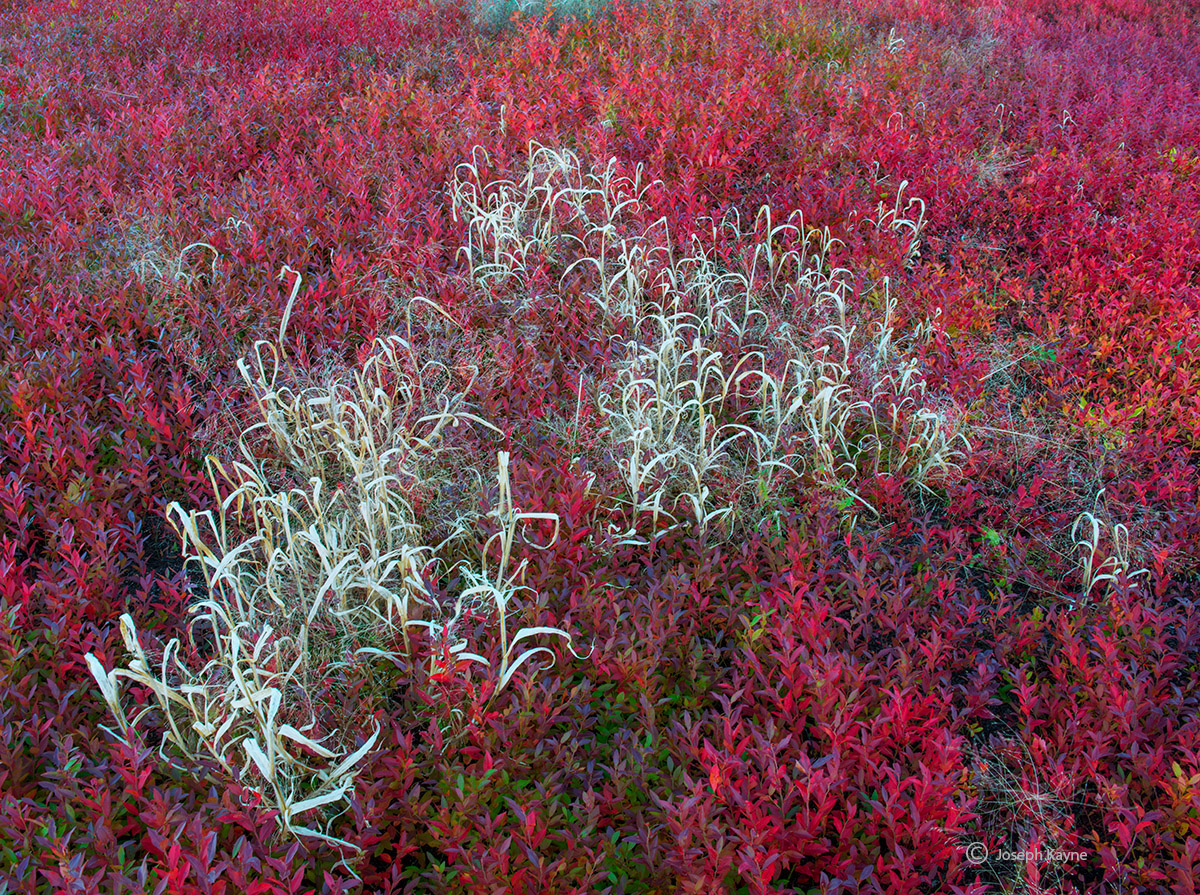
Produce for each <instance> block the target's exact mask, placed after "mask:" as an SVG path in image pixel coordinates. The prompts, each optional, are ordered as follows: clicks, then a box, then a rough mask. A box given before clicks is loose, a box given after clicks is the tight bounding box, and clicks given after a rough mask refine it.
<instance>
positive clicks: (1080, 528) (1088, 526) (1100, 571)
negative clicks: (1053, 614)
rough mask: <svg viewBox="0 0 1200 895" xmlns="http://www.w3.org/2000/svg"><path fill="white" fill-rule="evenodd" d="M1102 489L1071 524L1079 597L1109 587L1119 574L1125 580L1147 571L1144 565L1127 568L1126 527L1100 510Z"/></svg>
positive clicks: (1119, 577) (1088, 596)
mask: <svg viewBox="0 0 1200 895" xmlns="http://www.w3.org/2000/svg"><path fill="white" fill-rule="evenodd" d="M1103 496H1104V489H1103V488H1101V489H1100V492H1099V493H1098V494H1097V495H1096V503H1095V507H1093V509H1094V512H1085V513H1081V514H1080V515H1079V516H1078V518H1076V520H1075V522H1074V524H1073V525H1072V526H1071V541H1072V543H1073V544H1074V546H1075V549H1076V551H1077V552H1078V553H1079V573H1080V578H1081V586H1082V588H1083V597H1082V598H1083V600H1085V601H1086V600H1087V599H1089V598H1090V597H1091V595H1092V591H1093V590H1095V589H1096V588H1097V587H1100V586H1102V585H1103V586H1106V587H1111V586H1112V585H1113V584H1116V583H1117V582H1118V581H1119V580H1120V579H1121V578H1122V577H1124V578H1125V579H1126V580H1128V579H1130V578H1134V577H1136V576H1138V575H1145V574H1147V573H1148V570H1147V569H1138V570H1137V571H1136V572H1130V571H1129V566H1130V549H1129V529H1128V528H1127V527H1126V526H1125V525H1124V524H1122V523H1120V522H1118V523H1116V524H1115V525H1114V524H1113V523H1112V522H1110V521H1109V520H1108V519H1107V518H1106V517H1105V515H1104V514H1103V513H1102V512H1101V511H1100V509H1099V507H1100V499H1101V498H1102V497H1103Z"/></svg>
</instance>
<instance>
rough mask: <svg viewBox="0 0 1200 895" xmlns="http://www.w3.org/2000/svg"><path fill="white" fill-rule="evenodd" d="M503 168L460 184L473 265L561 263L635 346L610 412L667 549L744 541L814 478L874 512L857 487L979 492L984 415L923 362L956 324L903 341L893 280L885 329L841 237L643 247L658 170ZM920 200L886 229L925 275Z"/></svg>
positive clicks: (557, 155)
mask: <svg viewBox="0 0 1200 895" xmlns="http://www.w3.org/2000/svg"><path fill="white" fill-rule="evenodd" d="M488 164H489V159H488V158H487V156H486V153H483V152H482V150H476V152H475V153H473V155H472V159H471V161H470V162H469V163H464V164H463V165H460V166H459V168H458V169H457V171H456V174H455V180H454V185H453V186H454V189H453V193H454V203H455V205H454V207H455V214H456V215H457V216H459V217H461V218H462V219H463V220H464V221H465V222H466V223H467V245H466V246H464V248H463V250H462V251H463V253H464V254H465V255H466V256H467V258H468V259H469V261H470V263H471V267H472V271H473V272H474V275H475V277H476V279H477V280H479V281H480V282H481V283H482V284H485V285H487V284H493V283H504V284H507V283H509V282H510V281H512V280H520V279H521V278H522V277H523V276H525V275H526V274H527V273H528V271H529V270H530V269H531V268H532V266H533V265H535V264H537V263H541V262H542V261H544V260H545V259H546V258H547V257H549V256H551V255H554V256H555V257H557V258H559V260H560V261H561V265H560V266H561V269H562V273H561V275H560V280H559V283H560V287H563V288H565V287H567V284H568V283H569V284H570V288H571V289H573V290H577V292H578V293H581V294H582V297H583V298H584V299H585V300H586V301H588V302H590V303H592V304H593V305H594V306H595V307H596V308H598V309H599V311H600V312H601V315H602V319H603V321H604V324H603V325H604V329H605V332H606V333H607V335H608V336H609V337H610V338H611V339H613V340H614V343H615V353H614V357H613V363H612V368H611V371H610V373H609V374H608V375H607V376H602V377H601V379H600V382H599V387H598V388H597V390H596V391H597V392H598V394H597V396H596V401H597V409H598V410H599V412H600V414H601V417H602V418H603V419H604V421H605V422H606V428H605V433H606V434H607V437H608V439H609V442H610V444H611V446H612V448H613V450H614V453H615V461H616V462H615V465H616V470H617V473H618V481H619V482H620V485H621V489H622V490H623V491H624V494H623V495H621V496H619V497H618V502H619V503H620V504H621V505H622V506H624V507H629V508H632V509H633V510H634V512H635V515H638V516H643V515H644V516H646V517H647V518H648V519H649V520H650V523H651V525H652V526H653V527H654V529H655V530H656V531H658V530H659V529H658V526H659V522H660V520H665V521H667V522H668V523H669V527H668V529H667V530H670V529H671V528H674V527H676V526H678V525H682V524H694V525H695V526H697V527H698V528H699V530H701V531H704V530H707V529H708V528H710V527H711V526H712V525H713V524H714V523H717V522H722V524H728V523H733V522H735V521H736V520H737V515H738V506H739V503H742V502H743V501H742V500H741V498H740V497H737V496H735V495H738V494H742V493H744V492H746V491H750V492H752V493H754V494H756V495H758V501H759V509H763V508H764V507H765V506H767V505H768V504H770V503H771V502H773V501H774V500H776V499H777V497H778V495H779V492H780V489H781V488H783V487H784V486H785V484H786V482H787V481H788V480H789V479H791V480H795V479H803V478H805V477H809V478H810V480H812V481H814V482H816V483H817V484H819V485H820V486H821V487H823V488H826V489H829V490H831V491H833V492H835V493H837V494H840V495H841V498H842V502H843V504H845V505H847V506H848V505H850V504H860V505H862V506H864V507H866V508H867V509H868V510H870V511H871V512H874V508H873V507H871V506H870V504H868V503H867V502H866V501H865V500H863V499H862V498H861V497H860V496H859V495H858V494H857V493H856V492H855V491H854V490H853V488H852V487H851V481H852V479H853V478H855V476H857V475H862V474H867V473H871V474H875V475H881V474H883V475H892V476H900V477H903V478H904V480H905V481H907V482H911V483H912V484H913V485H914V486H915V487H916V488H917V489H918V490H920V491H922V492H924V493H927V494H935V493H936V489H937V488H938V487H939V486H940V485H943V484H945V482H946V481H948V480H949V479H951V478H953V477H954V476H956V475H959V474H960V473H961V471H962V466H961V464H962V461H963V459H964V458H965V456H966V454H967V453H968V452H969V451H970V448H971V445H970V443H969V441H968V440H967V437H966V433H965V429H966V423H965V419H966V417H965V414H964V413H963V412H961V411H960V410H959V409H958V408H957V406H956V405H955V404H954V402H953V401H952V400H950V399H949V398H948V397H944V396H935V395H930V394H928V393H927V392H928V388H927V385H926V382H925V379H924V377H923V375H922V374H921V370H920V367H919V364H918V362H917V360H916V359H915V350H916V348H917V346H919V344H921V343H922V342H924V341H928V339H930V338H931V337H932V335H933V333H934V331H935V329H936V326H937V323H936V315H935V318H934V319H933V320H929V321H923V322H921V323H919V324H918V325H917V326H916V327H915V328H914V330H913V332H912V333H911V334H909V335H907V336H905V335H902V334H899V333H897V332H896V331H895V324H894V319H895V314H896V308H897V302H896V300H895V298H893V297H892V296H891V295H890V282H889V281H888V279H887V278H884V279H883V281H882V283H881V284H876V286H875V287H874V288H873V289H872V290H870V292H869V295H870V296H872V297H874V298H877V299H878V300H877V302H876V304H877V305H878V306H879V308H880V314H879V315H878V316H877V317H872V316H871V315H870V313H869V306H867V305H865V304H864V306H863V307H862V308H852V307H850V304H849V298H848V296H849V294H850V292H851V287H850V281H851V279H852V273H851V271H849V270H846V269H844V268H840V267H834V266H832V265H831V263H830V258H831V255H832V252H833V250H834V248H835V246H836V245H838V241H837V240H834V239H833V238H832V237H831V236H830V234H829V232H828V230H827V229H826V230H823V231H822V230H817V229H815V228H811V227H806V226H805V224H804V219H803V216H802V215H800V214H799V213H793V214H792V215H790V216H789V217H788V218H787V219H786V220H783V221H779V222H777V221H776V220H775V219H774V216H773V211H772V209H771V208H770V207H769V206H764V207H763V208H762V209H761V210H760V211H759V214H758V215H757V217H756V219H755V221H754V224H753V227H752V228H747V230H745V231H744V230H743V228H742V225H741V222H740V220H739V219H738V217H737V214H736V211H735V212H733V213H732V215H727V216H726V218H725V219H723V220H722V221H721V222H720V223H719V224H716V225H714V227H713V230H712V241H711V243H708V242H706V240H705V239H703V238H701V235H700V234H698V233H695V234H692V236H691V237H690V240H689V242H688V243H687V246H686V249H685V250H683V251H679V250H677V248H676V247H675V246H674V245H673V243H672V240H671V234H670V233H669V232H668V228H667V227H666V226H665V219H659V220H658V221H655V223H654V224H652V225H650V226H648V227H645V228H643V229H642V230H640V231H638V230H636V229H634V228H633V226H632V224H631V219H632V218H633V217H634V216H637V217H639V218H640V217H642V216H643V213H644V211H645V208H644V205H643V197H644V195H645V194H646V192H647V191H649V190H650V189H651V187H653V186H654V184H643V183H642V179H641V169H640V168H639V169H638V170H637V171H635V172H634V174H633V175H632V176H622V175H618V174H617V172H616V167H615V166H616V161H615V160H613V161H611V162H610V163H609V164H608V166H607V167H605V168H603V169H593V170H592V171H591V172H585V171H583V169H582V167H581V164H580V161H579V159H578V157H577V156H575V155H574V154H573V153H571V152H570V151H566V150H562V151H559V150H552V149H548V148H546V147H544V146H540V145H538V144H536V143H531V144H530V146H529V161H528V167H527V173H526V174H525V176H524V177H523V178H522V179H520V180H494V181H492V182H490V183H487V184H486V185H485V184H484V177H483V171H484V170H485V169H486V167H487V166H488ZM906 187H907V182H905V183H902V184H901V185H900V187H899V189H898V190H897V193H896V199H895V202H894V203H892V206H891V207H889V206H887V205H885V204H883V203H881V204H880V207H879V210H878V214H877V219H876V220H875V221H874V222H873V223H874V225H875V226H876V227H877V228H879V229H886V230H889V231H891V232H894V233H896V234H897V235H898V236H899V237H900V238H901V239H902V240H904V242H903V247H904V251H905V258H906V262H907V263H908V264H909V265H911V264H913V263H915V261H916V259H917V257H918V256H919V252H920V236H921V231H922V229H923V227H924V222H925V208H924V203H923V202H922V201H921V200H920V199H915V198H906V197H905V195H904V191H905V189H906ZM729 238H732V240H733V242H734V243H735V244H736V245H742V246H744V252H743V258H744V266H743V268H742V269H740V270H730V269H727V268H726V267H725V266H723V264H721V263H720V262H718V260H717V258H716V253H715V251H714V249H715V246H716V245H717V243H718V241H719V240H721V239H729ZM568 261H569V263H567V262H568ZM581 382H582V379H581ZM581 394H582V393H581ZM746 402H749V403H750V405H751V407H750V409H746V408H745V404H746ZM576 416H577V417H578V412H577V414H576ZM747 486H749V487H747ZM660 533H661V532H660Z"/></svg>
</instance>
